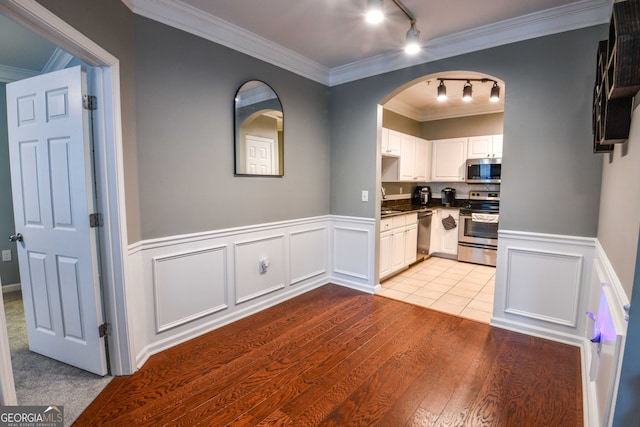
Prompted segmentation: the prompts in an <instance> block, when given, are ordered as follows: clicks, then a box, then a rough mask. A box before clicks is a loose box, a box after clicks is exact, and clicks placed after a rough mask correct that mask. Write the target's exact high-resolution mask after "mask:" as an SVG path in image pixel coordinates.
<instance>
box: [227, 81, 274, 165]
mask: <svg viewBox="0 0 640 427" xmlns="http://www.w3.org/2000/svg"><path fill="white" fill-rule="evenodd" d="M283 120H284V115H283V114H282V104H281V103H280V99H279V98H278V95H276V93H275V91H274V90H273V89H271V87H270V86H269V85H267V84H266V83H263V82H261V81H258V80H250V81H248V82H246V83H244V84H243V85H242V86H240V89H238V92H237V93H236V98H235V157H236V159H235V161H236V164H235V173H236V175H252V176H256V175H257V176H282V175H284V161H283V160H284V131H283Z"/></svg>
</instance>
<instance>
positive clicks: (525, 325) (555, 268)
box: [491, 230, 595, 346]
mask: <svg viewBox="0 0 640 427" xmlns="http://www.w3.org/2000/svg"><path fill="white" fill-rule="evenodd" d="M498 236H499V237H498V262H497V264H498V269H497V270H496V292H495V300H494V312H493V318H492V320H491V324H492V325H494V326H500V327H503V328H507V329H511V330H515V331H519V332H522V333H527V334H531V335H536V336H542V337H544V338H548V339H552V340H555V341H561V342H566V343H570V344H572V345H578V346H580V345H581V344H582V341H583V339H584V329H585V325H584V322H583V321H582V317H581V316H580V313H583V312H584V311H585V307H586V301H587V299H588V289H589V284H590V278H591V265H592V264H593V259H594V254H595V239H594V238H586V237H576V236H562V235H551V234H542V233H530V232H519V231H510V230H500V231H499V232H498Z"/></svg>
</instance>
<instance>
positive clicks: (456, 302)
mask: <svg viewBox="0 0 640 427" xmlns="http://www.w3.org/2000/svg"><path fill="white" fill-rule="evenodd" d="M495 273H496V269H495V268H494V267H489V266H486V265H476V264H469V263H466V262H458V261H455V260H451V259H446V258H436V257H431V258H429V259H427V260H425V261H423V262H421V263H419V264H416V265H414V266H413V267H411V268H410V269H408V270H405V271H403V272H402V273H400V274H397V275H396V276H393V277H391V278H389V279H387V280H385V281H384V282H382V284H381V285H382V290H381V291H380V293H379V295H383V296H385V297H388V298H392V299H397V300H402V301H406V302H410V303H412V304H415V305H420V306H422V307H428V308H431V309H434V310H438V311H443V312H445V313H449V314H454V315H456V316H461V317H466V318H469V319H474V320H477V321H480V322H484V323H489V321H490V320H491V313H492V311H493V294H494V289H495V277H496V275H495Z"/></svg>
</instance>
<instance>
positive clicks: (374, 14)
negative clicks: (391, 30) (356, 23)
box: [365, 0, 384, 24]
mask: <svg viewBox="0 0 640 427" xmlns="http://www.w3.org/2000/svg"><path fill="white" fill-rule="evenodd" d="M382 1H383V0H367V13H366V14H365V19H366V20H367V22H368V23H370V24H379V23H380V22H382V20H383V19H384V12H383V11H382Z"/></svg>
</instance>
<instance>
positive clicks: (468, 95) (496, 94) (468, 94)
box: [436, 78, 500, 102]
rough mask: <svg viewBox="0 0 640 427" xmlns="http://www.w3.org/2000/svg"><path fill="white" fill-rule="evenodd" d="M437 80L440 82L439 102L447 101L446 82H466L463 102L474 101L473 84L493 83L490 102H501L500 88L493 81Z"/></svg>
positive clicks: (463, 90) (438, 89) (438, 90)
mask: <svg viewBox="0 0 640 427" xmlns="http://www.w3.org/2000/svg"><path fill="white" fill-rule="evenodd" d="M436 80H438V81H439V82H440V84H439V85H438V88H437V98H438V101H444V100H446V99H447V87H446V86H445V85H444V82H445V81H446V80H449V81H459V82H465V84H464V87H463V88H462V100H463V101H465V102H469V101H471V100H472V99H473V86H472V85H471V82H480V83H487V82H491V83H493V86H492V87H491V96H490V97H489V100H490V101H491V102H498V101H499V100H500V86H499V85H498V82H497V81H496V80H493V79H464V78H462V79H457V78H450V79H449V78H438V79H436Z"/></svg>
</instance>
